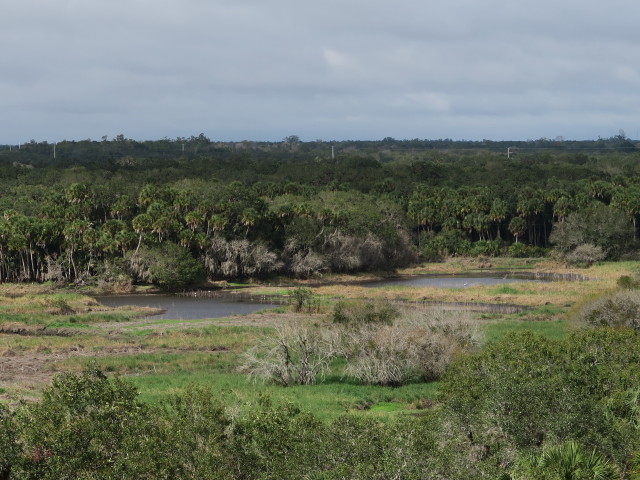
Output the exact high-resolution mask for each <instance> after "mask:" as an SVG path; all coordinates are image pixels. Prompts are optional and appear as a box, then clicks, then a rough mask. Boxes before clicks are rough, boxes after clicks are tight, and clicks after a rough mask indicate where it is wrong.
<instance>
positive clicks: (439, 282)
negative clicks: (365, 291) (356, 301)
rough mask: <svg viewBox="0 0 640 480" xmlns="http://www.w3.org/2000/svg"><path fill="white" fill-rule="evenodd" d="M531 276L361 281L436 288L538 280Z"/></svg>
mask: <svg viewBox="0 0 640 480" xmlns="http://www.w3.org/2000/svg"><path fill="white" fill-rule="evenodd" d="M540 281H541V280H536V279H532V278H527V277H522V278H516V277H514V276H513V275H497V276H488V275H486V274H479V275H478V276H474V275H472V274H465V275H464V276H459V277H458V276H450V275H447V276H438V275H428V276H417V277H413V278H403V279H390V280H381V281H376V282H366V283H363V284H362V286H363V287H371V288H377V287H393V286H396V287H438V288H467V287H473V286H475V285H503V284H506V283H515V282H540Z"/></svg>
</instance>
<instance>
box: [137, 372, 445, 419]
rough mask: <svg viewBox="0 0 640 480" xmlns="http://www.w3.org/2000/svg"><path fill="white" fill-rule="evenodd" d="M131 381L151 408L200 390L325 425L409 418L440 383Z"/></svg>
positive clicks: (234, 377) (183, 376) (183, 375)
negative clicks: (273, 404)
mask: <svg viewBox="0 0 640 480" xmlns="http://www.w3.org/2000/svg"><path fill="white" fill-rule="evenodd" d="M127 379H128V380H129V381H131V382H132V383H133V384H134V385H136V387H138V389H139V390H140V392H141V394H140V398H141V399H142V400H143V401H147V402H151V403H155V402H158V401H161V400H163V399H166V398H167V397H168V396H170V395H171V394H176V393H178V392H180V391H182V390H183V389H185V388H186V387H188V386H190V385H197V386H201V387H207V388H211V389H212V390H213V392H214V393H215V395H216V396H217V397H218V398H220V399H221V400H223V401H224V402H225V403H228V404H235V405H245V406H246V405H248V404H251V403H255V402H256V401H257V399H258V397H259V396H260V395H268V396H270V397H272V398H273V399H274V400H277V401H290V402H293V403H295V404H297V405H299V406H300V407H301V408H302V409H303V410H307V411H310V412H313V413H314V414H315V415H316V416H317V417H318V418H320V419H323V420H331V419H334V418H336V417H338V416H340V415H342V414H344V413H347V412H349V413H356V414H359V415H369V416H376V417H388V416H390V415H402V414H407V413H410V412H411V411H415V408H416V405H422V404H424V402H425V401H430V400H432V399H433V398H434V397H435V392H436V388H437V384H436V383H427V384H410V385H405V386H402V387H398V388H392V387H378V386H368V385H355V384H350V383H337V382H330V383H329V382H327V383H320V384H317V385H303V386H292V387H286V388H285V387H279V386H275V385H265V384H262V383H254V382H252V381H251V380H249V379H248V377H246V376H244V375H239V374H224V373H215V372H211V371H199V372H186V371H185V372H179V373H172V374H169V375H138V376H134V377H128V378H127Z"/></svg>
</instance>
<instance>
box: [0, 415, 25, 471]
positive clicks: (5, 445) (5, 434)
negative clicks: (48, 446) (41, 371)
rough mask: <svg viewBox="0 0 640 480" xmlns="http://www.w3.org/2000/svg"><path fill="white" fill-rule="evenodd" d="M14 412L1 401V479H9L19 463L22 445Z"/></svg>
mask: <svg viewBox="0 0 640 480" xmlns="http://www.w3.org/2000/svg"><path fill="white" fill-rule="evenodd" d="M17 439H18V434H17V431H16V425H15V422H14V419H13V415H12V413H11V412H10V411H9V409H8V408H7V407H5V406H4V405H3V404H2V403H0V480H8V479H9V478H12V477H11V471H12V470H13V469H14V468H15V465H16V464H17V463H18V459H19V458H20V455H21V453H22V452H21V447H20V445H19V444H18V440H17Z"/></svg>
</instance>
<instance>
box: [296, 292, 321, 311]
mask: <svg viewBox="0 0 640 480" xmlns="http://www.w3.org/2000/svg"><path fill="white" fill-rule="evenodd" d="M289 295H291V296H292V297H293V309H294V310H295V311H296V312H300V311H302V310H303V309H304V308H306V309H307V311H308V312H311V311H312V310H314V309H315V310H316V311H317V310H318V302H317V300H316V299H315V298H314V296H313V290H311V289H310V288H307V287H298V288H295V289H293V290H291V291H289Z"/></svg>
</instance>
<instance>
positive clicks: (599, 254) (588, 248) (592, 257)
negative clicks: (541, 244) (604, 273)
mask: <svg viewBox="0 0 640 480" xmlns="http://www.w3.org/2000/svg"><path fill="white" fill-rule="evenodd" d="M605 257H606V255H605V253H604V251H603V250H602V247H599V246H596V245H591V244H588V243H584V244H582V245H578V246H577V247H576V248H574V249H573V250H572V251H571V252H569V253H568V254H567V256H566V258H567V261H568V262H569V263H570V264H572V265H579V266H582V267H590V266H591V265H593V264H594V263H595V262H599V261H601V260H604V259H605Z"/></svg>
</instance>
